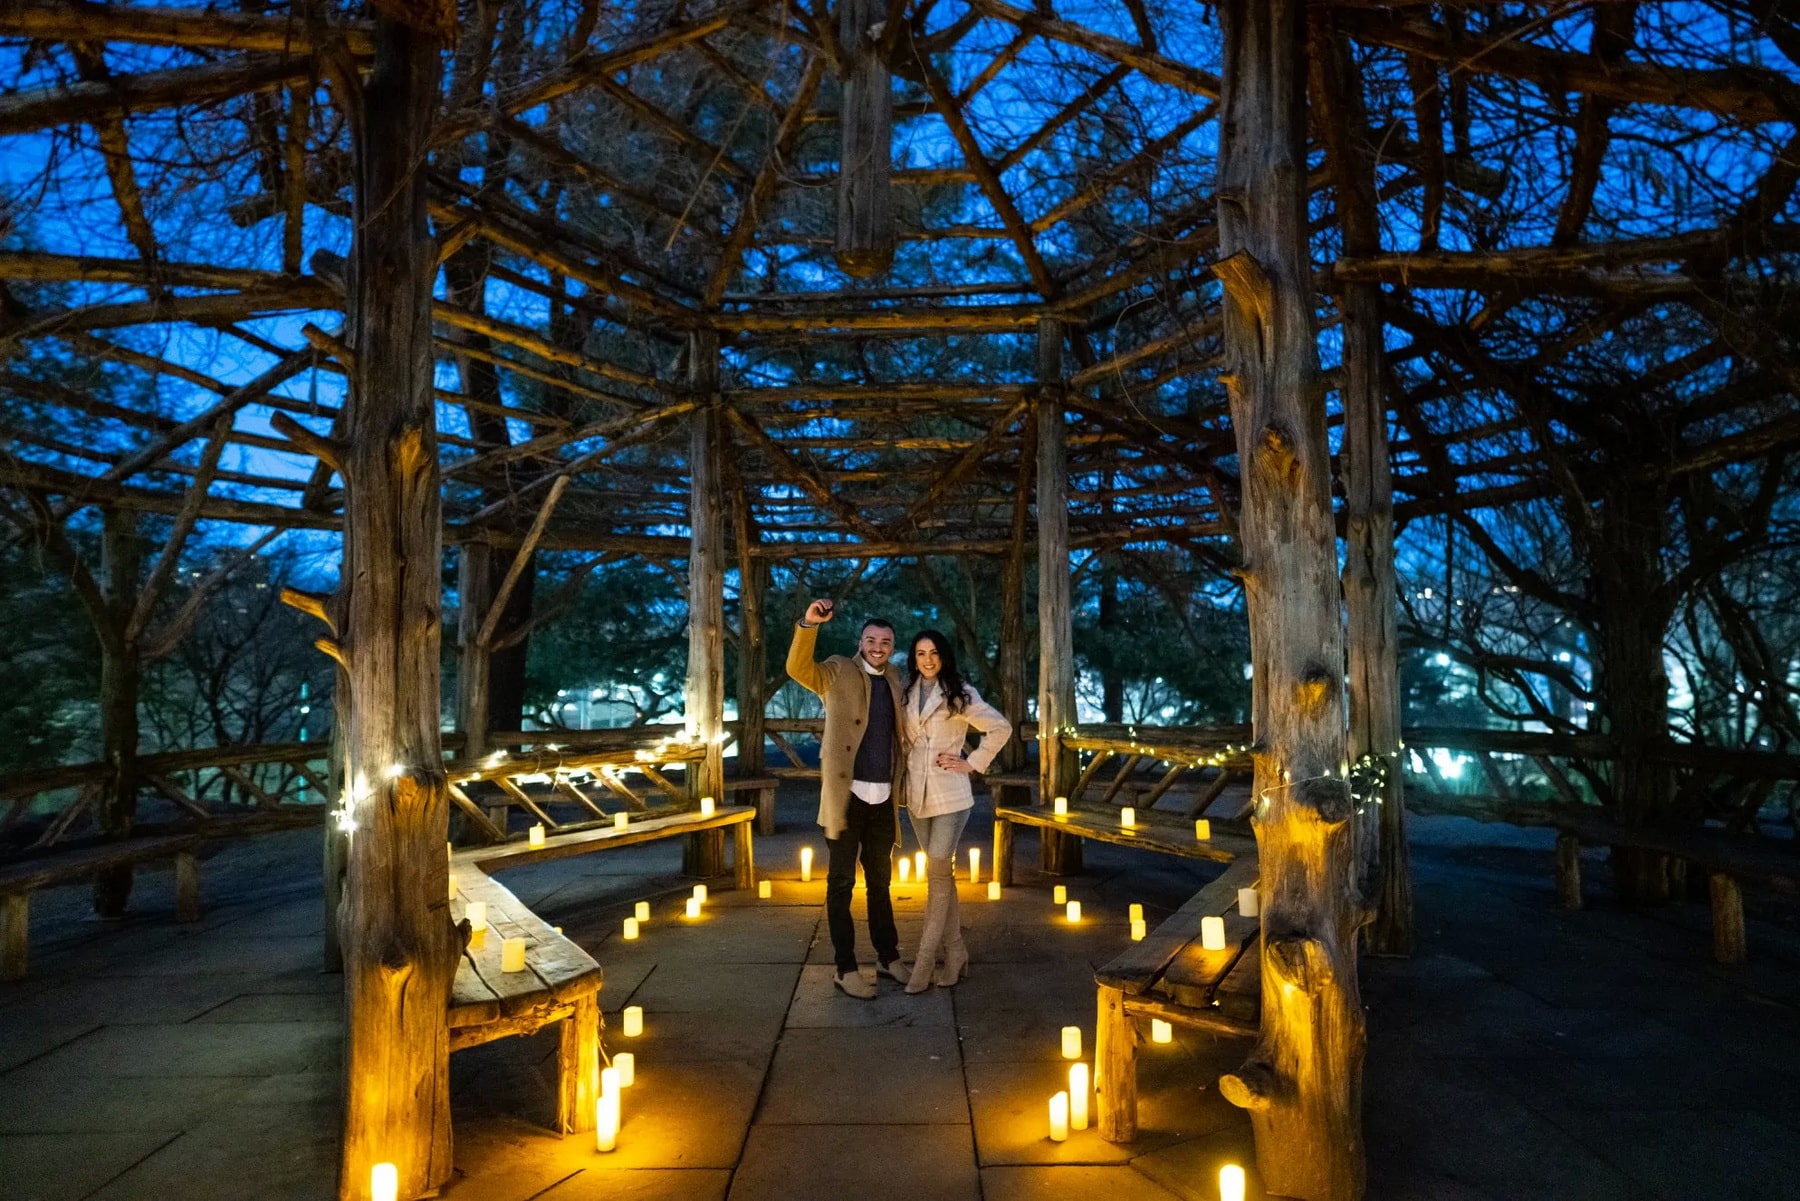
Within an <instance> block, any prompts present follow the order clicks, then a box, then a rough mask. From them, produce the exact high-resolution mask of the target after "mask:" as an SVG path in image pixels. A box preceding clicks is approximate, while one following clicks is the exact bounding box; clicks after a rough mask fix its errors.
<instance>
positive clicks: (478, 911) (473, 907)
mask: <svg viewBox="0 0 1800 1201" xmlns="http://www.w3.org/2000/svg"><path fill="white" fill-rule="evenodd" d="M463 916H464V917H466V918H468V919H469V929H471V930H485V929H487V902H486V901H470V902H469V903H468V905H467V906H465V907H464V908H463Z"/></svg>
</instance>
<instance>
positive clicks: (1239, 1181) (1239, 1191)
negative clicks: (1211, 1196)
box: [1219, 1163, 1244, 1201]
mask: <svg viewBox="0 0 1800 1201" xmlns="http://www.w3.org/2000/svg"><path fill="white" fill-rule="evenodd" d="M1219 1201H1244V1169H1242V1168H1240V1167H1238V1166H1237V1165H1236V1164H1234V1163H1228V1164H1226V1165H1225V1166H1224V1167H1222V1168H1220V1169H1219Z"/></svg>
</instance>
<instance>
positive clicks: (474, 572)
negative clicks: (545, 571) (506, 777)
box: [456, 542, 510, 830]
mask: <svg viewBox="0 0 1800 1201" xmlns="http://www.w3.org/2000/svg"><path fill="white" fill-rule="evenodd" d="M456 566H457V570H456V593H457V608H456V729H457V732H458V733H460V734H461V735H462V736H463V748H462V761H463V762H464V763H475V762H477V761H478V760H480V759H482V758H483V757H484V756H486V755H487V753H488V747H489V742H488V735H489V733H490V732H491V729H492V726H491V719H490V712H491V710H492V702H493V680H494V652H493V648H492V647H491V646H490V645H489V644H488V643H486V642H484V641H482V638H481V630H482V628H483V627H484V626H485V625H486V624H487V618H488V614H489V612H490V611H491V609H492V607H493V604H494V552H493V548H492V547H490V546H488V545H487V543H485V542H465V543H463V544H462V545H461V546H460V547H458V548H457V565H456ZM509 813H510V807H509V806H508V805H507V804H506V803H505V801H504V800H502V801H501V802H500V803H499V804H496V805H489V806H488V807H487V815H488V820H489V821H491V822H493V823H494V825H495V826H496V827H498V828H499V829H501V830H504V829H506V824H507V820H508V814H509Z"/></svg>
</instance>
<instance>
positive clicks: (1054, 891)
mask: <svg viewBox="0 0 1800 1201" xmlns="http://www.w3.org/2000/svg"><path fill="white" fill-rule="evenodd" d="M1050 903H1051V904H1053V905H1067V904H1068V903H1069V886H1068V885H1067V884H1057V885H1053V886H1052V887H1051V889H1050Z"/></svg>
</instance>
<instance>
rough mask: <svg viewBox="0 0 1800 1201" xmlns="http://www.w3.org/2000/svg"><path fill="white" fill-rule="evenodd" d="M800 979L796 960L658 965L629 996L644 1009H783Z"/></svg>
mask: <svg viewBox="0 0 1800 1201" xmlns="http://www.w3.org/2000/svg"><path fill="white" fill-rule="evenodd" d="M799 979H800V965H799V964H797V963H793V964H786V963H742V964H735V965H733V966H732V967H730V968H729V969H723V968H720V967H718V966H716V965H710V964H707V963H705V962H703V961H700V962H684V963H673V962H669V961H663V962H660V963H658V964H657V967H656V970H655V971H653V972H651V973H650V975H649V976H648V977H647V978H646V979H645V981H644V983H643V984H642V985H640V986H639V987H638V989H637V991H636V992H635V993H633V994H632V996H631V1003H632V1004H634V1005H642V1006H643V1007H644V1009H645V1010H646V1011H647V1012H666V1013H720V1014H724V1013H775V1014H779V1013H786V1012H787V1008H788V1005H789V1004H791V1003H792V1001H793V998H794V985H795V984H796V983H797V982H798V981H799Z"/></svg>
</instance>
